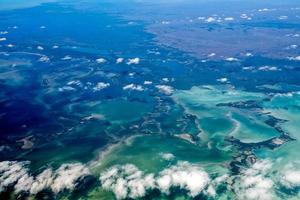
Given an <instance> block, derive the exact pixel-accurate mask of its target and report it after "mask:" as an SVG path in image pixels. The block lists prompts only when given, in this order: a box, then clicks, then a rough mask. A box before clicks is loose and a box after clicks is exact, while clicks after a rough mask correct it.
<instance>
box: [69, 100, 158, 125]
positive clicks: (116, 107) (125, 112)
mask: <svg viewBox="0 0 300 200" xmlns="http://www.w3.org/2000/svg"><path fill="white" fill-rule="evenodd" d="M152 108H153V105H152V103H151V102H150V103H148V102H147V103H146V102H139V101H129V100H126V99H113V100H107V101H102V102H87V103H80V104H73V105H71V106H70V107H69V108H68V111H69V112H74V114H79V115H81V116H82V117H84V116H85V117H87V116H97V117H96V118H98V119H99V120H106V121H109V122H110V123H112V124H123V123H128V122H132V121H137V120H139V119H141V118H142V117H143V115H145V114H146V113H147V112H150V111H151V110H152Z"/></svg>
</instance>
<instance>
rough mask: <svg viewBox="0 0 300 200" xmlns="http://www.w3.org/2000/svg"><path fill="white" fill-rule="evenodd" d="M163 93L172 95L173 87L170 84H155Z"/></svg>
mask: <svg viewBox="0 0 300 200" xmlns="http://www.w3.org/2000/svg"><path fill="white" fill-rule="evenodd" d="M155 87H156V88H157V89H158V90H159V91H160V92H161V93H164V94H166V95H171V94H172V93H173V88H172V87H171V86H168V85H157V86H155Z"/></svg>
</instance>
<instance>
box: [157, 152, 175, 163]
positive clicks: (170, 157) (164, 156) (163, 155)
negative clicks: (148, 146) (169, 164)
mask: <svg viewBox="0 0 300 200" xmlns="http://www.w3.org/2000/svg"><path fill="white" fill-rule="evenodd" d="M159 155H160V156H161V158H162V159H164V160H167V161H170V160H173V159H174V158H175V156H174V155H173V154H172V153H160V154H159Z"/></svg>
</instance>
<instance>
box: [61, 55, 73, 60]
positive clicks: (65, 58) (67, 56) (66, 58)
mask: <svg viewBox="0 0 300 200" xmlns="http://www.w3.org/2000/svg"><path fill="white" fill-rule="evenodd" d="M71 59H72V57H71V56H69V55H66V56H65V57H63V58H62V60H71Z"/></svg>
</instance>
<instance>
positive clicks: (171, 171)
mask: <svg viewBox="0 0 300 200" xmlns="http://www.w3.org/2000/svg"><path fill="white" fill-rule="evenodd" d="M209 182H210V178H209V176H208V174H207V173H206V172H205V171H204V170H203V169H202V168H200V167H199V166H197V165H192V164H190V163H188V162H179V163H178V164H177V165H175V166H172V167H170V168H168V169H165V170H163V171H162V172H161V173H160V175H159V178H157V184H158V188H159V189H160V190H161V191H162V192H164V193H167V194H168V193H169V190H170V188H171V187H179V188H181V189H185V190H187V191H188V193H189V195H190V196H192V197H195V196H197V195H199V194H200V193H201V192H202V191H203V190H204V189H205V188H206V187H207V185H208V184H209Z"/></svg>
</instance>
